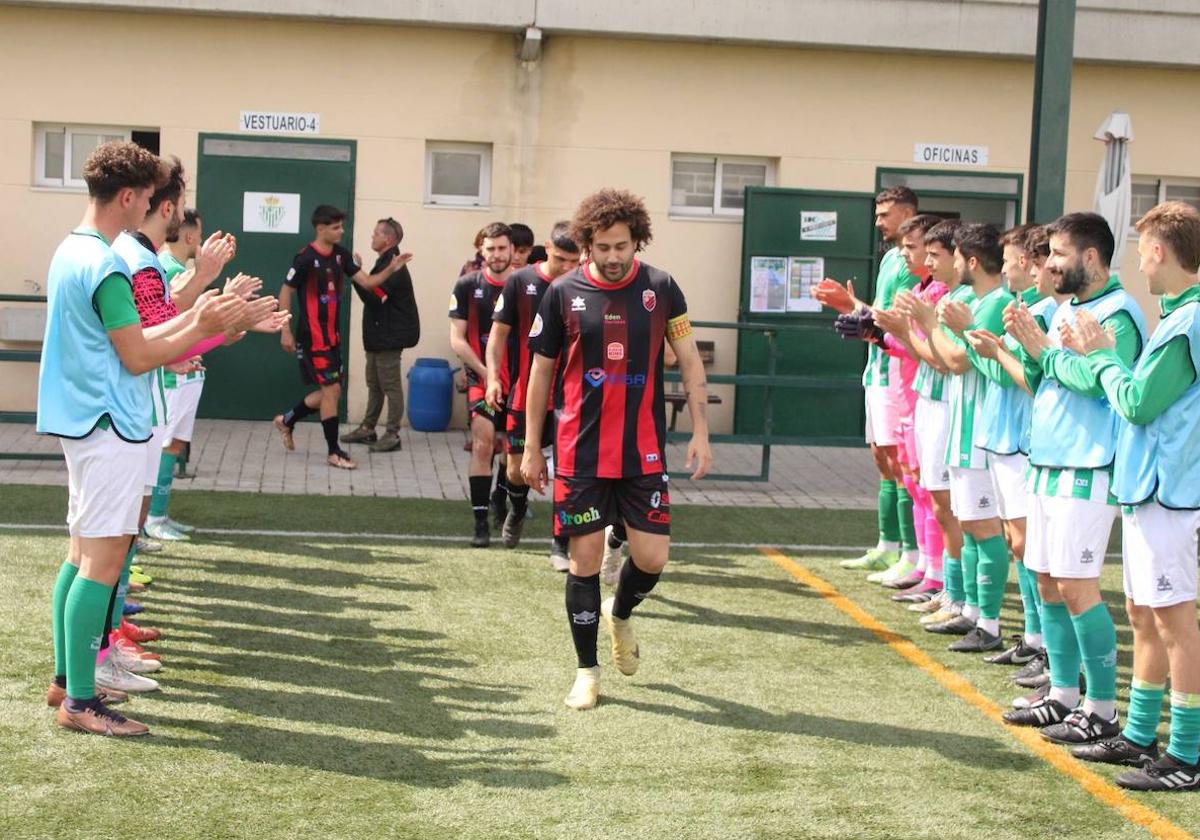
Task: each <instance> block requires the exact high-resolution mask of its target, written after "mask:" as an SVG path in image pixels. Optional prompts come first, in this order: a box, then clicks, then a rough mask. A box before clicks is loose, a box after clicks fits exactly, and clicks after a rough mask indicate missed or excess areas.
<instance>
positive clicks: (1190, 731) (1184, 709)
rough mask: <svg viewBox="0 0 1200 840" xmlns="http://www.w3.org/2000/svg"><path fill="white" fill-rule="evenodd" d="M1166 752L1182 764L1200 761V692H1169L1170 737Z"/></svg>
mask: <svg viewBox="0 0 1200 840" xmlns="http://www.w3.org/2000/svg"><path fill="white" fill-rule="evenodd" d="M1167 752H1169V753H1170V754H1171V755H1173V756H1174V757H1175V758H1176V760H1178V761H1182V762H1183V763H1184V764H1196V763H1197V762H1200V694H1187V693H1186V692H1183V691H1172V692H1171V739H1170V741H1169V742H1168V743H1167Z"/></svg>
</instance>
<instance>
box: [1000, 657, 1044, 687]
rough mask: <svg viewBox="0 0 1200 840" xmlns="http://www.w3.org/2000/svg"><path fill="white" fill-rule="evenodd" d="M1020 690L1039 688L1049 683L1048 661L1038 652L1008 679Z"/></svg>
mask: <svg viewBox="0 0 1200 840" xmlns="http://www.w3.org/2000/svg"><path fill="white" fill-rule="evenodd" d="M1010 679H1012V681H1013V682H1015V683H1016V684H1017V685H1019V686H1021V687H1022V688H1040V687H1041V686H1043V685H1045V684H1046V683H1048V682H1050V660H1049V659H1047V658H1046V651H1045V650H1040V651H1038V652H1037V653H1036V654H1034V657H1033V658H1032V659H1030V660H1029V661H1028V662H1026V663H1025V664H1024V665H1022V666H1021V669H1020V670H1019V671H1017V672H1016V673H1015V674H1013V675H1012V677H1011V678H1010Z"/></svg>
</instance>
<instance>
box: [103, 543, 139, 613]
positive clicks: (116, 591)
mask: <svg viewBox="0 0 1200 840" xmlns="http://www.w3.org/2000/svg"><path fill="white" fill-rule="evenodd" d="M136 544H137V540H131V541H130V543H129V550H128V551H126V552H125V565H124V566H123V567H122V568H121V577H120V578H118V579H117V585H116V586H115V587H113V597H112V598H110V599H109V604H110V612H109V614H108V629H109V630H116V629H117V628H118V627H120V626H121V616H122V615H124V614H125V597H126V596H127V595H128V594H129V572H130V568H131V567H132V566H133V558H134V557H135V556H137V548H135V545H136Z"/></svg>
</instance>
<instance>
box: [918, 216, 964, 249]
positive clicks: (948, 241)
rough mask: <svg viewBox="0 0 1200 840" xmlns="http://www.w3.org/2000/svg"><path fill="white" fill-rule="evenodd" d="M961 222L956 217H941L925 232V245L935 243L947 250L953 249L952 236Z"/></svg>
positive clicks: (953, 236) (955, 233) (955, 234)
mask: <svg viewBox="0 0 1200 840" xmlns="http://www.w3.org/2000/svg"><path fill="white" fill-rule="evenodd" d="M960 227H962V222H960V221H959V220H958V219H943V220H942V221H940V222H938V223H937V224H936V225H934V226H933V227H931V228H930V229H929V230H928V231H926V232H925V247H927V248H928V247H929V246H930V245H932V244H933V243H935V242H936V243H937V244H939V245H941V246H942V247H943V248H945V249H946V250H947V251H949V252H953V251H954V238H955V237H956V236H957V235H958V229H959V228H960Z"/></svg>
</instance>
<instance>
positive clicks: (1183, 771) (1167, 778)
mask: <svg viewBox="0 0 1200 840" xmlns="http://www.w3.org/2000/svg"><path fill="white" fill-rule="evenodd" d="M1116 782H1117V784H1118V785H1120V786H1121V787H1123V788H1126V789H1128V790H1144V791H1152V792H1156V793H1158V792H1168V791H1184V790H1200V764H1184V763H1183V762H1182V761H1180V760H1179V759H1177V758H1175V757H1174V756H1173V755H1171V754H1170V753H1167V754H1166V755H1164V756H1163V757H1162V758H1160V759H1158V760H1157V761H1155V762H1153V763H1152V764H1147V765H1146V766H1145V767H1143V768H1142V769H1141V770H1130V771H1128V772H1126V773H1122V774H1120V775H1119V776H1117V778H1116Z"/></svg>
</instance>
